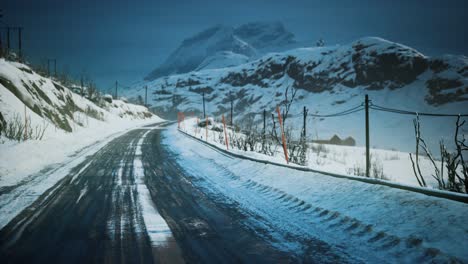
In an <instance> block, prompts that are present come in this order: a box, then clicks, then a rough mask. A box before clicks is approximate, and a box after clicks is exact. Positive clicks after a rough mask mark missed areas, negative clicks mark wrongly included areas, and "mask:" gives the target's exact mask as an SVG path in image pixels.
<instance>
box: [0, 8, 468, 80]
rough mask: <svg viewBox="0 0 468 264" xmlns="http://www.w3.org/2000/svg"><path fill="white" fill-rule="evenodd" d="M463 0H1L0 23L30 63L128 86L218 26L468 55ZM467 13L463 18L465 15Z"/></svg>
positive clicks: (307, 40) (310, 40)
mask: <svg viewBox="0 0 468 264" xmlns="http://www.w3.org/2000/svg"><path fill="white" fill-rule="evenodd" d="M467 2H468V1H464V0H445V1H434V0H427V1H424V0H420V1H415V0H407V1H404V0H393V1H377V0H374V1H370V0H354V1H351V0H349V1H337V0H332V1H315V0H289V1H285V0H281V1H277V0H235V1H223V0H196V1H195V0H170V1H157V0H152V1H150V0H147V1H120V0H113V1H110V0H107V1H95V0H77V1H68V0H40V1H32V0H31V1H26V0H3V1H2V4H0V8H1V9H3V14H4V18H3V22H4V23H8V24H10V25H13V26H16V25H21V26H23V27H24V44H23V45H24V49H25V52H26V54H27V56H28V57H29V58H30V60H31V61H32V62H35V63H40V62H41V61H44V60H45V58H47V57H50V58H57V62H58V68H59V70H64V69H65V70H68V72H70V73H72V74H74V75H75V76H79V75H80V73H82V72H85V73H86V74H88V75H89V76H90V77H92V78H93V79H94V80H95V81H96V82H97V83H98V85H99V86H100V87H101V88H103V89H104V88H107V87H111V86H112V83H113V82H114V81H115V80H116V79H117V80H120V81H122V82H124V83H131V82H132V81H134V80H138V79H141V78H142V77H144V76H145V75H146V74H147V73H148V72H150V71H151V70H152V69H154V68H155V67H156V66H157V65H158V64H159V63H161V62H162V61H163V60H164V59H165V58H166V57H167V56H168V54H169V53H170V52H171V51H172V50H173V49H175V48H176V47H177V45H178V44H179V43H180V42H181V41H182V40H183V39H184V38H186V37H188V36H191V35H192V34H194V33H197V32H199V31H201V30H204V29H205V28H207V27H210V26H213V25H215V24H226V25H234V26H235V25H239V24H243V23H247V22H253V21H271V20H274V21H281V22H283V23H284V24H285V26H286V27H287V28H288V29H289V30H290V31H292V32H293V33H295V35H296V37H297V39H298V40H300V41H304V43H311V44H312V43H315V41H316V40H317V39H318V38H320V37H323V38H324V39H325V41H326V42H327V43H328V44H337V43H339V44H344V43H347V42H351V41H353V40H355V39H357V38H360V37H363V36H380V37H383V38H386V39H389V40H393V41H397V42H401V43H403V44H406V45H408V46H411V47H414V48H416V49H418V50H420V51H421V52H423V53H425V54H428V55H438V54H442V53H452V54H465V55H467V54H468V34H467V33H468V30H467V29H466V21H467V20H466V13H467V11H468V10H467V7H468V4H467ZM464 16H465V17H464Z"/></svg>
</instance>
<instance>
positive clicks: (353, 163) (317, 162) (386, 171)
mask: <svg viewBox="0 0 468 264" xmlns="http://www.w3.org/2000/svg"><path fill="white" fill-rule="evenodd" d="M211 120H212V119H211ZM214 125H215V126H217V127H219V128H222V126H223V125H222V123H214ZM212 128H213V126H208V142H209V143H211V144H214V145H216V146H218V147H220V148H222V149H226V145H225V143H224V141H222V142H220V140H219V135H220V134H221V135H222V136H223V135H224V132H216V131H213V130H212ZM181 130H182V131H184V132H186V133H189V134H190V135H193V136H195V137H197V138H200V139H203V140H206V129H205V128H202V127H198V126H197V119H196V118H188V119H185V120H184V121H183V122H182V123H181ZM227 131H228V137H230V136H232V133H234V132H233V131H232V130H231V129H229V128H228V129H227ZM309 146H310V147H309V149H308V154H307V157H308V162H307V165H306V167H308V168H311V169H314V170H318V171H324V172H331V173H336V174H341V175H350V176H358V175H356V174H355V171H356V169H359V170H361V172H365V168H366V165H365V160H366V150H365V147H360V146H339V145H329V144H316V143H311V144H310V145H309ZM229 151H231V152H233V153H236V154H240V155H244V156H249V157H253V158H256V159H260V160H268V161H271V162H275V163H279V164H286V161H285V158H284V154H283V149H282V148H281V147H279V146H278V147H277V149H276V155H275V156H268V155H264V154H261V153H258V152H252V151H243V150H239V149H237V148H232V146H230V147H229ZM371 163H372V164H373V165H375V166H376V167H377V168H379V169H381V170H382V172H383V178H384V179H386V180H390V181H393V182H398V183H402V184H406V185H412V186H419V185H418V182H417V180H416V178H415V176H414V173H413V167H412V164H411V160H410V158H409V153H408V152H401V151H395V150H385V149H378V148H371ZM290 165H292V166H299V165H295V164H293V163H290ZM420 166H421V172H422V174H423V175H424V176H425V180H426V182H427V184H428V186H429V187H431V188H435V189H437V186H438V185H437V181H436V180H435V179H434V178H433V177H432V176H431V175H432V174H433V173H434V168H433V165H432V163H431V161H430V160H429V159H428V158H427V157H425V156H422V157H420ZM371 173H372V172H371Z"/></svg>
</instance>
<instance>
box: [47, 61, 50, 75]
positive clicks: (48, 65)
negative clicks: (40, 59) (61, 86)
mask: <svg viewBox="0 0 468 264" xmlns="http://www.w3.org/2000/svg"><path fill="white" fill-rule="evenodd" d="M47 76H49V77H50V60H49V59H47Z"/></svg>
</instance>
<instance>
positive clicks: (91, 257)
mask: <svg viewBox="0 0 468 264" xmlns="http://www.w3.org/2000/svg"><path fill="white" fill-rule="evenodd" d="M148 131H149V132H148ZM145 133H148V134H147V135H146V137H145V139H144V140H143V144H142V146H141V150H142V154H141V160H142V163H143V168H144V173H145V176H144V183H145V184H146V187H147V188H148V190H149V192H150V195H151V200H152V202H153V204H154V205H155V207H156V208H157V211H158V212H159V213H160V214H161V216H162V217H163V218H164V219H165V221H166V222H167V224H168V226H169V227H170V230H171V231H172V236H169V237H168V238H167V240H166V242H165V243H163V244H159V245H154V244H152V243H151V241H150V237H149V235H148V234H147V232H146V229H145V223H144V219H143V212H142V207H141V205H140V204H139V200H138V189H137V188H136V187H135V186H136V185H137V183H136V179H135V176H134V168H133V166H134V159H135V150H136V148H137V142H138V141H139V140H140V139H141V138H142V137H143V135H144V134H145ZM162 137H163V135H162V130H161V129H151V128H150V127H148V128H143V129H136V130H132V131H130V132H128V133H126V134H124V135H122V136H120V137H118V138H116V139H114V140H112V141H111V142H110V143H109V144H107V145H106V146H105V147H103V148H102V149H101V150H99V151H98V152H97V153H96V154H94V155H92V156H89V157H87V159H86V160H85V161H84V162H83V163H82V164H80V165H79V166H77V167H76V168H74V169H73V170H72V171H71V172H70V174H69V175H68V176H66V177H64V178H63V179H62V180H61V181H59V182H58V183H57V184H56V185H55V186H53V187H52V188H51V189H49V190H48V191H47V192H46V193H44V194H43V195H41V196H40V197H39V198H38V199H37V200H36V201H35V202H34V203H33V204H32V205H31V206H29V207H28V208H26V209H25V210H23V211H22V212H21V213H20V214H19V215H17V216H16V217H15V218H14V219H13V220H12V221H11V222H10V223H9V224H8V225H6V226H5V227H4V228H3V229H2V230H0V262H1V263H183V262H187V263H278V262H280V263H288V262H298V261H299V262H301V261H300V260H298V259H297V258H296V256H295V255H294V254H292V253H288V252H283V251H281V250H280V249H277V248H275V247H273V246H272V245H271V243H270V242H269V241H267V240H265V236H264V235H259V234H258V233H257V232H256V231H255V230H252V229H251V228H249V227H248V226H246V225H245V224H244V221H245V219H246V217H247V216H245V215H244V214H243V212H242V210H241V209H240V208H238V207H237V206H236V204H235V203H231V204H227V203H223V202H222V201H220V199H213V197H210V196H209V195H208V194H206V193H204V192H203V190H200V189H197V188H196V187H195V185H194V184H192V182H191V181H192V180H193V178H192V177H191V176H190V174H188V173H187V172H185V171H184V169H183V168H182V167H180V165H179V163H178V162H177V159H178V158H180V157H177V156H176V155H175V154H174V153H171V152H170V151H168V150H167V149H166V148H165V147H164V146H163V145H162V144H161V141H162ZM9 191H10V190H9V189H3V190H2V192H3V193H2V194H4V193H7V192H9ZM2 194H0V199H1V195H2Z"/></svg>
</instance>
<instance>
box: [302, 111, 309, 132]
mask: <svg viewBox="0 0 468 264" xmlns="http://www.w3.org/2000/svg"><path fill="white" fill-rule="evenodd" d="M308 112H309V110H308V109H307V108H306V107H305V106H304V124H303V127H304V131H302V133H304V134H303V136H304V138H305V137H306V135H307V130H306V125H307V113H308Z"/></svg>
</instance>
